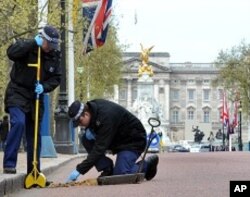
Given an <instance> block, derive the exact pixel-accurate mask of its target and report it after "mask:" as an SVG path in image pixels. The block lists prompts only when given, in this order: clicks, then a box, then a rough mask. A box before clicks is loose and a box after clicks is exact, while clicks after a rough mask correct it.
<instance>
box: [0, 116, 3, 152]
mask: <svg viewBox="0 0 250 197" xmlns="http://www.w3.org/2000/svg"><path fill="white" fill-rule="evenodd" d="M2 123H3V121H2V120H0V150H2Z"/></svg>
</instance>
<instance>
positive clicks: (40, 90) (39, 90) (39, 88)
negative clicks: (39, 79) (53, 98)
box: [35, 83, 44, 94]
mask: <svg viewBox="0 0 250 197" xmlns="http://www.w3.org/2000/svg"><path fill="white" fill-rule="evenodd" d="M43 91H44V88H43V85H42V84H40V83H37V84H36V88H35V92H36V93H37V94H42V93H43Z"/></svg>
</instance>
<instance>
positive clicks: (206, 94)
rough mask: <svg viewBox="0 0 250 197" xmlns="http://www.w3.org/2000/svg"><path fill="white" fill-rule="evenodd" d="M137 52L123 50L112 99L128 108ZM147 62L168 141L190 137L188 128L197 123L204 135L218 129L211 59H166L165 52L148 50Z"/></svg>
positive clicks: (219, 100)
mask: <svg viewBox="0 0 250 197" xmlns="http://www.w3.org/2000/svg"><path fill="white" fill-rule="evenodd" d="M140 64H141V59H140V53H139V52H138V53H137V52H126V53H124V54H123V72H122V81H123V82H122V83H121V85H119V86H116V88H115V97H114V100H115V101H116V102H118V103H119V104H120V105H122V106H124V107H126V108H127V109H128V110H131V109H132V106H133V103H134V102H135V100H136V98H137V81H138V68H139V65H140ZM149 65H151V66H152V69H153V72H154V75H153V76H152V79H153V87H154V88H153V89H154V98H155V99H156V100H157V101H158V102H159V104H160V106H161V108H162V114H163V122H164V127H165V128H164V130H165V132H166V133H167V135H168V136H169V138H170V139H171V140H172V141H178V140H193V136H194V133H193V132H192V128H195V127H197V126H198V127H199V129H200V130H201V131H203V132H204V133H205V138H204V139H207V137H208V136H209V134H210V132H211V131H213V133H214V134H215V133H216V132H217V131H218V129H221V127H222V123H221V121H220V111H221V108H222V101H223V98H222V88H220V87H213V86H212V84H211V83H212V80H213V79H215V78H216V77H217V76H218V72H219V70H218V69H217V68H216V66H215V65H214V64H213V63H191V62H186V63H170V55H169V53H164V52H159V53H158V52H155V53H154V52H152V53H150V55H149Z"/></svg>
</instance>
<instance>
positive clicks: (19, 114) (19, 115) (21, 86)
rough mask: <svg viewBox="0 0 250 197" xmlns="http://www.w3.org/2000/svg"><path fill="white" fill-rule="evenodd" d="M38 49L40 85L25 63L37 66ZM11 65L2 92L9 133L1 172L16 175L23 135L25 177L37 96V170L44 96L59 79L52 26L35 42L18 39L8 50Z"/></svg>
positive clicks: (29, 163) (29, 165) (56, 42)
mask: <svg viewBox="0 0 250 197" xmlns="http://www.w3.org/2000/svg"><path fill="white" fill-rule="evenodd" d="M38 47H41V68H40V69H41V70H40V74H41V76H40V83H38V82H37V81H36V79H37V76H36V73H37V68H36V67H30V66H28V64H32V63H33V64H34V63H37V59H38ZM7 55H8V57H9V59H10V60H12V61H13V62H14V64H13V66H12V69H11V72H10V82H9V84H8V86H7V89H6V92H5V100H4V103H5V111H6V112H7V113H9V115H10V124H11V125H10V131H9V134H8V137H7V140H6V147H5V151H4V160H3V172H4V173H10V174H15V173H16V164H17V154H18V149H19V146H20V142H21V139H22V136H23V132H25V134H26V140H27V174H28V173H30V172H31V171H32V169H33V165H32V161H33V149H34V122H35V120H34V117H35V101H36V94H39V95H40V97H39V98H40V114H39V129H38V143H37V161H38V164H37V167H38V170H39V171H40V150H41V134H40V123H41V118H42V115H43V111H44V110H43V93H47V92H51V91H53V90H54V89H55V88H56V87H57V86H58V85H59V84H60V78H61V67H60V56H61V53H60V51H59V33H58V31H57V29H56V28H54V27H53V26H49V25H48V26H45V27H44V28H43V29H42V32H40V33H39V34H38V35H37V36H36V37H35V38H34V39H20V40H17V41H16V42H15V43H14V44H12V45H10V47H9V48H8V49H7Z"/></svg>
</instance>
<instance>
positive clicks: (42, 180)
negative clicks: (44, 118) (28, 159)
mask: <svg viewBox="0 0 250 197" xmlns="http://www.w3.org/2000/svg"><path fill="white" fill-rule="evenodd" d="M28 66H32V67H36V68H37V75H36V79H37V83H39V81H40V67H41V48H40V47H38V55H37V63H36V64H28ZM38 115H39V94H37V95H36V106H35V131H34V150H33V162H32V164H33V169H32V171H31V172H30V173H29V174H28V175H27V176H26V178H25V188H27V189H29V188H31V187H32V186H36V185H38V186H40V187H45V186H46V177H45V176H44V174H43V173H41V172H39V171H38V169H37V163H38V162H37V137H38V119H39V117H38Z"/></svg>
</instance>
